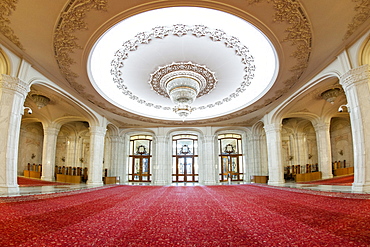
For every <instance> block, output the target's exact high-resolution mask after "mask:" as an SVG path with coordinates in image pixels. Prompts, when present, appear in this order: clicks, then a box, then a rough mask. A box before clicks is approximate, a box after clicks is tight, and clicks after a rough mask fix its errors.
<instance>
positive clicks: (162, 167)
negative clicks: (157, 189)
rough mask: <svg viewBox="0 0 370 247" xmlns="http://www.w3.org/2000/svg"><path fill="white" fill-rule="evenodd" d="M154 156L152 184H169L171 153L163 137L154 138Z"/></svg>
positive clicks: (170, 178)
mask: <svg viewBox="0 0 370 247" xmlns="http://www.w3.org/2000/svg"><path fill="white" fill-rule="evenodd" d="M156 139H157V140H156V143H155V145H156V147H155V156H154V157H153V158H154V159H153V161H154V162H153V183H154V184H156V185H166V184H170V183H171V181H172V176H171V174H172V169H171V168H172V164H171V160H172V152H171V149H170V148H169V145H168V140H167V138H166V136H165V135H158V136H156Z"/></svg>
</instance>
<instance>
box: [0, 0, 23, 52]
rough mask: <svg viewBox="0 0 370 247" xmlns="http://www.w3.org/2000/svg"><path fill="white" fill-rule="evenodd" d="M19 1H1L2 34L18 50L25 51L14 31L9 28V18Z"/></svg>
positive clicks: (0, 20) (0, 23)
mask: <svg viewBox="0 0 370 247" xmlns="http://www.w3.org/2000/svg"><path fill="white" fill-rule="evenodd" d="M17 3H18V0H7V1H0V32H1V33H2V34H3V35H4V36H5V37H6V38H8V39H9V40H10V41H11V42H12V43H13V44H15V45H16V46H18V48H20V49H22V50H23V46H22V44H21V42H20V41H19V38H18V37H17V36H16V35H15V34H14V30H13V29H12V28H11V27H10V26H9V25H10V20H9V18H8V16H10V15H11V14H12V11H14V10H15V8H16V4H17Z"/></svg>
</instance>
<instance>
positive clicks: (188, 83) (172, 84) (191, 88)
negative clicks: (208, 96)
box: [166, 77, 200, 120]
mask: <svg viewBox="0 0 370 247" xmlns="http://www.w3.org/2000/svg"><path fill="white" fill-rule="evenodd" d="M199 84H200V83H199V82H198V81H197V80H195V79H193V78H189V77H178V78H175V79H172V80H170V81H169V82H167V84H166V89H167V93H168V95H169V96H170V99H171V101H172V102H173V103H174V104H175V106H174V108H173V111H174V112H176V113H177V115H179V116H180V117H181V118H182V119H183V120H185V118H186V117H187V116H189V114H190V113H191V112H192V111H193V109H192V107H191V104H192V103H193V102H194V100H195V98H196V97H197V96H198V93H199V90H200V85H199Z"/></svg>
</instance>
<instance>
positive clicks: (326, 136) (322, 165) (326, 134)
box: [313, 122, 333, 179]
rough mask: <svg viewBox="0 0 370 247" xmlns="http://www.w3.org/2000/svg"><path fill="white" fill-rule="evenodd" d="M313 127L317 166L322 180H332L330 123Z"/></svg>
mask: <svg viewBox="0 0 370 247" xmlns="http://www.w3.org/2000/svg"><path fill="white" fill-rule="evenodd" d="M313 127H314V129H315V131H316V142H317V150H318V152H317V153H318V164H319V170H320V171H321V173H322V179H327V178H332V177H333V172H332V164H331V163H332V162H331V143H330V123H329V122H320V123H316V124H313Z"/></svg>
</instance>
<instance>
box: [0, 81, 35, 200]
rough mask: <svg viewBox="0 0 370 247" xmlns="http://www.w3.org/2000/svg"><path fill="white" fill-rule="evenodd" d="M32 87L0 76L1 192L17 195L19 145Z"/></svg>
mask: <svg viewBox="0 0 370 247" xmlns="http://www.w3.org/2000/svg"><path fill="white" fill-rule="evenodd" d="M29 91H30V87H29V85H28V84H27V83H25V82H23V81H21V80H19V79H18V78H14V77H11V76H9V75H1V76H0V129H1V132H0V192H5V193H17V192H19V187H18V184H17V163H18V144H19V132H20V125H21V119H22V115H23V112H24V107H23V104H24V101H25V99H26V96H27V93H28V92H29Z"/></svg>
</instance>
